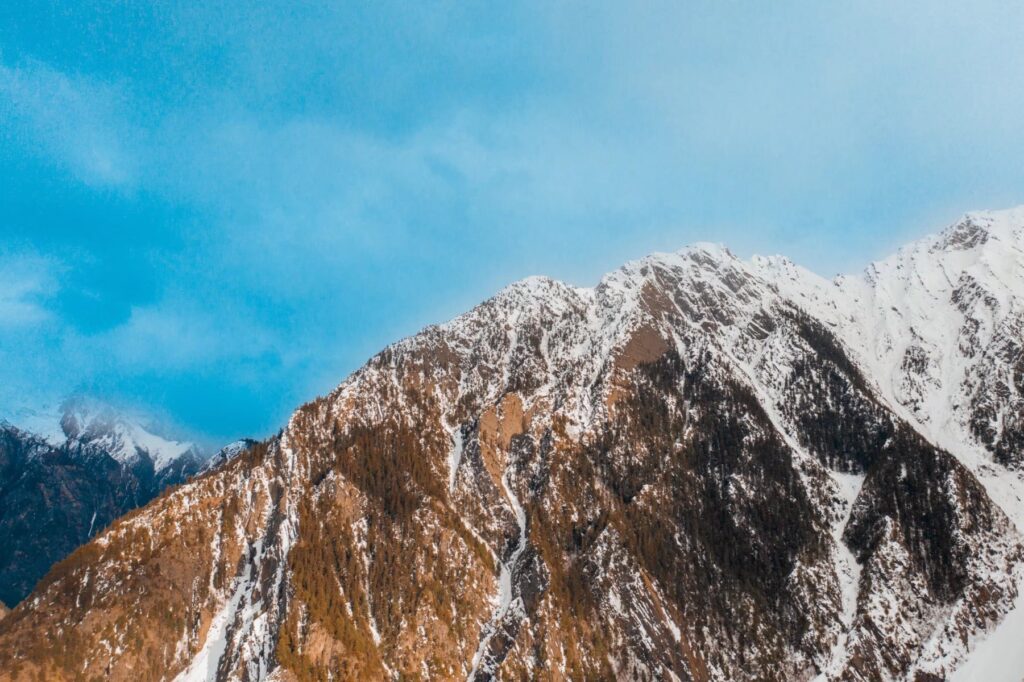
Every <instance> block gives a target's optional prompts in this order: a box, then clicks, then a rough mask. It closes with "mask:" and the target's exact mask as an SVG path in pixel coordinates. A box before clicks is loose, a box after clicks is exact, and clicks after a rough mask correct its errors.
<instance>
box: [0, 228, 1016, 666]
mask: <svg viewBox="0 0 1024 682" xmlns="http://www.w3.org/2000/svg"><path fill="white" fill-rule="evenodd" d="M1022 231H1024V215H1022V214H1021V213H1019V212H1016V213H1015V212H1010V213H1003V214H986V215H979V216H972V217H968V218H965V220H964V221H962V222H961V223H959V224H958V225H956V226H954V227H952V228H950V229H949V230H947V231H946V232H944V233H943V234H942V235H939V236H937V237H934V238H929V239H926V240H924V241H923V242H920V243H918V244H915V245H911V246H910V247H907V248H906V249H904V250H902V251H901V252H900V253H899V254H897V255H896V256H895V257H894V258H892V259H889V260H887V261H884V262H882V263H879V264H876V265H874V266H872V267H871V268H869V269H868V271H867V273H866V274H865V275H864V276H862V277H853V278H840V279H838V280H836V281H834V282H826V281H824V280H821V279H819V278H817V277H814V276H813V275H811V274H810V273H807V272H806V271H804V270H801V269H799V268H798V267H797V266H794V265H792V264H791V263H788V262H787V261H784V260H782V259H778V258H773V259H755V260H754V261H752V262H744V261H741V260H739V259H737V258H735V257H734V256H733V255H732V254H730V253H729V252H728V251H727V250H725V249H723V248H721V247H717V246H710V245H698V246H695V247H691V248H689V249H687V250H684V251H681V252H678V253H673V254H657V255H653V256H650V257H648V258H646V259H643V260H641V261H638V262H634V263H630V264H627V265H626V266H624V267H623V268H621V269H620V270H618V271H616V272H613V273H611V274H609V275H607V276H606V277H605V278H603V279H602V281H601V282H600V283H599V284H598V285H597V286H596V287H594V288H592V289H581V288H574V287H570V286H567V285H565V284H561V283H559V282H555V281H552V280H547V279H542V278H532V279H529V280H525V281H522V282H519V283H516V284H514V285H512V286H510V287H508V288H507V289H505V290H503V291H502V292H500V293H499V294H498V295H497V296H495V297H494V298H493V299H491V300H489V301H487V302H485V303H483V304H481V305H480V306H478V307H477V308H475V309H474V310H472V311H470V312H469V313H467V314H465V315H463V316H461V317H459V318H457V319H455V320H453V321H451V322H449V323H447V324H444V325H441V326H438V327H431V328H428V329H426V330H424V331H423V332H422V333H420V334H418V335H417V336H415V337H412V338H410V339H406V340H404V341H401V342H399V343H397V344H395V345H393V346H391V347H389V348H387V349H385V350H384V351H383V352H382V353H380V354H379V355H377V356H376V357H374V358H373V359H372V360H370V362H369V363H367V365H366V366H365V367H363V368H362V369H361V370H359V371H357V372H356V373H355V374H353V375H352V376H351V377H349V378H348V379H347V380H346V381H345V382H344V383H343V384H341V386H339V387H338V388H337V389H336V390H335V391H334V392H333V393H331V394H330V395H328V396H326V397H324V398H321V399H318V400H316V401H314V402H312V403H310V404H308V405H305V406H303V407H302V408H300V409H299V410H298V411H297V412H296V413H295V414H294V416H293V417H292V418H291V420H290V421H289V423H288V425H287V427H286V428H285V429H284V430H283V431H282V433H281V434H280V435H279V436H278V437H275V438H273V439H271V440H269V441H268V442H265V443H261V444H257V445H255V446H253V447H252V448H250V449H248V450H246V451H245V452H242V453H240V454H239V455H237V456H235V457H234V458H232V459H230V461H228V462H226V463H225V464H223V465H222V466H220V467H219V468H217V469H216V470H214V471H211V472H209V473H206V474H204V475H202V476H200V477H198V478H197V479H195V480H194V481H193V482H191V483H190V484H188V485H186V486H183V487H180V488H177V489H175V490H174V491H172V492H170V493H168V494H164V495H161V496H160V497H159V498H157V499H156V500H154V501H153V502H152V503H150V504H149V505H148V506H146V507H145V508H143V509H141V510H139V511H137V512H134V513H131V514H129V515H128V516H127V517H125V518H123V519H121V520H119V521H117V522H116V523H114V524H113V525H112V526H111V527H110V528H109V529H108V530H106V531H105V532H104V533H103V534H101V535H100V536H99V537H97V538H96V539H95V540H93V541H92V542H91V543H89V544H88V545H86V546H85V547H83V548H81V549H79V550H78V551H76V552H75V553H74V554H72V555H71V556H70V557H69V558H68V559H66V560H65V561H63V562H62V563H61V564H59V565H58V566H57V567H55V569H54V570H52V571H51V572H50V573H49V574H48V575H47V576H46V578H45V579H44V580H43V581H42V582H41V583H40V585H39V586H38V588H37V589H36V591H35V592H34V593H33V594H32V595H31V596H30V597H29V598H28V599H27V600H25V601H24V602H23V603H22V604H21V605H20V606H19V607H18V608H17V609H15V610H14V611H13V612H12V614H11V615H10V616H8V617H7V618H5V619H4V620H3V621H0V670H3V671H4V672H3V673H2V675H0V676H2V677H4V678H5V679H36V678H37V677H39V676H42V677H50V678H58V679H115V680H120V679H129V678H130V679H133V680H158V679H178V680H206V679H241V680H263V679H275V680H327V679H388V678H390V679H399V678H410V679H411V678H421V679H473V680H482V679H491V678H499V679H552V680H558V679H609V678H619V679H678V680H712V679H713V680H742V679H749V680H764V679H778V680H808V679H813V678H821V679H830V680H875V679H915V680H932V679H943V678H944V677H947V676H949V675H951V674H954V673H955V671H956V670H957V668H958V667H960V666H961V665H962V664H964V662H965V661H967V662H968V663H970V662H971V655H972V652H973V651H974V650H976V649H980V647H978V646H977V643H978V641H979V638H980V637H983V636H984V635H985V634H986V633H988V632H991V631H993V630H995V631H996V632H997V634H998V632H999V630H998V627H999V624H1000V623H1004V622H1011V619H1007V618H1006V614H1007V613H1011V615H1013V614H1015V613H1016V610H1015V607H1016V603H1017V599H1018V593H1019V591H1020V576H1021V573H1022V559H1024V548H1022V544H1021V538H1020V535H1019V532H1018V530H1017V525H1019V524H1020V523H1021V521H1022V518H1021V514H1020V504H1019V497H1020V491H1021V487H1022V486H1021V484H1020V478H1019V477H1018V475H1017V467H1018V465H1019V463H1020V450H1019V447H1018V445H1017V444H1018V443H1019V440H1018V439H1019V438H1020V424H1021V421H1020V416H1021V413H1020V403H1019V395H1020V392H1021V384H1020V382H1021V380H1022V379H1021V372H1022V368H1021V364H1020V347H1019V342H1020V335H1019V334H1017V335H1015V334H1014V331H1013V330H1014V329H1015V327H1014V325H1015V324H1019V322H1020V317H1019V316H1020V313H1019V310H1020V306H1021V305H1024V298H1022V293H1024V269H1022V268H1021V267H1019V266H1020V261H1019V259H1020V246H1021V235H1022ZM994 244H998V247H994V246H993V245H994ZM936 273H938V274H936ZM935 327H941V328H940V329H936V328H935Z"/></svg>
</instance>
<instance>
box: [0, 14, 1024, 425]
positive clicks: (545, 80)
mask: <svg viewBox="0 0 1024 682" xmlns="http://www.w3.org/2000/svg"><path fill="white" fill-rule="evenodd" d="M215 4H220V5H223V6H222V7H212V6H211V5H215ZM299 5H301V7H300V6H299ZM769 5H770V6H769ZM1022 26H1024V5H1022V4H1021V3H1017V2H1013V3H1011V2H1003V3H998V2H976V3H956V4H954V3H943V2H927V3H926V2H904V3H888V2H873V1H867V2H858V3H842V4H840V3H819V2H805V3H799V2H781V3H770V4H769V3H746V2H683V3H622V4H608V3H592V2H587V3H537V4H530V3H526V4H522V3H479V4H477V3H455V2H451V3H436V4H434V3H392V2H372V3H355V2H353V3H337V2H330V3H322V4H319V3H313V2H307V3H293V2H261V3H248V2H241V1H240V2H232V3H206V2H201V3H193V2H163V1H161V2H150V3H121V2H118V3H111V2H78V3H71V2H45V1H41V2H33V3H6V4H4V5H3V7H2V8H0V237H2V239H0V363H2V367H3V369H2V375H0V377H2V382H0V414H2V413H3V411H4V410H7V411H10V410H11V409H12V406H16V405H24V404H37V403H38V404H43V403H47V402H52V401H54V400H57V399H59V398H60V396H62V395H66V394H68V393H71V392H85V393H90V394H93V395H96V396H99V397H102V398H105V399H107V400H110V401H113V402H115V403H120V404H125V405H131V406H132V407H134V408H136V409H144V410H149V411H152V412H153V413H155V414H159V415H160V416H161V417H162V418H163V419H166V420H167V421H169V422H172V423H173V424H175V425H177V427H178V428H181V429H183V430H185V431H188V432H189V433H191V434H192V435H194V436H197V437H200V438H203V439H205V440H207V441H208V442H216V441H218V440H225V439H227V438H231V437H235V436H240V435H265V434H267V433H269V432H271V431H273V430H275V429H276V428H277V427H279V426H280V425H282V424H283V422H284V421H285V419H286V418H287V415H288V414H289V413H290V411H291V410H292V409H293V408H294V407H295V406H297V405H298V404H300V403H302V402H304V401H305V400H308V399H310V398H312V397H314V396H315V395H317V394H321V393H323V392H326V391H328V390H329V389H330V388H332V387H333V386H334V385H336V384H337V383H338V382H340V380H341V379H343V378H344V376H345V375H346V374H348V373H349V372H350V371H352V370H353V369H355V368H356V367H358V366H359V365H360V364H362V362H364V361H365V359H366V358H367V357H369V356H370V355H372V354H373V353H374V352H375V351H376V350H378V349H379V348H381V347H382V346H383V345H385V344H386V343H388V342H390V341H393V340H395V339H397V338H400V337H402V336H405V335H408V334H410V333H413V332H415V331H417V330H418V329H419V328H421V327H422V326H424V325H426V324H429V323H432V322H438V321H442V320H444V319H447V318H449V317H451V316H453V315H455V314H457V313H458V312H460V311H462V310H464V309H466V308H468V307H471V306H472V305H473V304H475V303H476V302H478V301H479V300H481V299H483V298H485V297H486V296H488V295H489V294H491V293H493V292H494V291H495V290H497V289H499V288H500V287H501V286H502V285H504V284H506V283H507V282H509V281H512V280H514V279H518V278H521V277H524V276H527V275H531V274H547V275H551V276H554V277H558V278H562V279H565V280H568V281H571V282H574V283H577V284H592V283H593V282H595V281H596V280H597V278H598V277H599V276H600V274H601V273H603V272H605V271H608V270H610V269H613V268H614V267H616V266H617V265H619V264H621V263H622V262H623V261H625V260H627V259H630V258H634V257H639V256H642V255H644V254H645V253H648V252H650V251H654V250H671V249H675V248H679V247H681V246H683V245H685V244H687V243H689V242H693V241H698V240H705V241H718V242H724V243H726V244H728V245H729V246H730V247H731V248H732V249H733V250H734V251H736V252H738V253H740V254H742V255H749V254H752V253H755V252H756V253H784V254H786V255H789V256H790V257H792V258H794V259H795V260H797V261H798V262H801V263H803V264H805V265H807V266H809V267H811V268H812V269H815V270H817V271H819V272H821V273H822V274H833V273H835V272H838V271H848V270H853V269H859V268H860V267H861V266H862V265H863V264H865V263H866V262H867V261H869V260H870V259H872V258H875V257H878V256H881V255H884V254H885V253H887V252H888V251H889V250H891V249H892V248H893V247H894V246H896V245H898V244H899V243H901V242H903V241H906V240H909V239H912V238H914V237H916V236H919V235H920V234H922V233H924V232H928V231H934V230H935V229H938V228H939V227H941V226H942V225H943V224H945V223H947V222H950V221H952V220H953V219H955V218H956V217H957V216H958V215H959V214H961V213H963V212H964V211H967V210H971V209H975V208H1000V207H1005V206H1010V205H1015V204H1019V203H1024V126H1022V125H1021V115H1022V112H1024V41H1021V40H1020V29H1021V27H1022Z"/></svg>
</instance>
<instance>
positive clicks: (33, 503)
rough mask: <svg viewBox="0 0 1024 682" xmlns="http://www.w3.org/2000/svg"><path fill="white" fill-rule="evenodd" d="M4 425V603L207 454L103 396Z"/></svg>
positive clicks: (0, 443)
mask: <svg viewBox="0 0 1024 682" xmlns="http://www.w3.org/2000/svg"><path fill="white" fill-rule="evenodd" d="M15 418H16V419H18V420H19V426H14V425H12V424H10V423H9V422H6V421H2V420H0V538H3V542H2V543H0V601H2V602H6V603H8V604H16V603H17V602H18V601H20V600H21V598H22V597H24V596H25V595H26V594H27V593H28V592H29V591H30V590H31V589H32V587H33V586H34V585H35V583H36V581H38V580H39V579H40V578H41V577H43V575H44V574H45V573H46V571H47V570H49V568H50V567H51V566H52V565H53V564H54V563H56V562H57V561H59V560H61V559H63V558H64V557H65V556H67V555H68V554H70V553H71V552H72V551H73V550H74V549H75V548H76V547H78V546H79V545H81V544H82V543H84V542H86V541H87V540H89V539H90V538H91V537H93V536H94V535H95V534H96V533H98V532H99V531H100V530H102V529H103V528H104V527H106V526H107V525H108V524H109V523H110V522H111V521H113V520H114V519H116V518H118V517H119V516H122V515H123V514H125V513H126V512H128V511H130V510H132V509H135V508H136V507H139V506H141V505H143V504H145V503H146V502H149V501H150V500H151V499H153V497H155V496H156V495H157V494H159V493H160V491H162V490H163V489H165V488H166V487H168V486H170V485H176V484H178V483H183V482H184V481H185V480H187V479H188V477H189V476H191V475H193V474H195V473H197V472H198V470H199V468H200V467H201V466H202V465H203V463H204V461H205V458H204V457H203V456H202V453H201V452H200V451H199V450H198V448H196V447H195V446H193V445H192V444H190V443H181V442H177V441H171V440H167V439H165V438H162V437H160V436H157V435H155V434H153V433H151V432H150V431H149V430H147V429H146V428H145V427H143V426H142V424H141V423H140V422H139V421H138V420H137V419H133V418H132V417H130V416H128V415H126V414H124V413H122V412H118V411H117V410H115V409H113V408H112V407H110V406H109V405H104V404H102V403H100V402H98V401H95V400H87V399H84V398H75V399H73V400H69V401H67V402H66V403H65V404H64V405H63V406H62V409H61V410H59V411H49V410H37V411H31V412H26V411H19V412H18V413H17V414H16V415H15Z"/></svg>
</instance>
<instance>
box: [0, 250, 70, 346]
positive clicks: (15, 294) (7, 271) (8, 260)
mask: <svg viewBox="0 0 1024 682" xmlns="http://www.w3.org/2000/svg"><path fill="white" fill-rule="evenodd" d="M57 289H58V282H57V277H56V272H55V267H54V264H53V262H52V261H49V260H47V259H44V258H40V257H37V256H26V255H20V256H4V255H0V328H12V327H28V326H34V325H37V324H40V323H42V322H44V321H46V320H48V319H50V317H51V313H50V312H49V310H48V309H47V308H46V303H47V301H48V300H49V299H50V298H52V297H53V296H54V295H55V294H56V293H57Z"/></svg>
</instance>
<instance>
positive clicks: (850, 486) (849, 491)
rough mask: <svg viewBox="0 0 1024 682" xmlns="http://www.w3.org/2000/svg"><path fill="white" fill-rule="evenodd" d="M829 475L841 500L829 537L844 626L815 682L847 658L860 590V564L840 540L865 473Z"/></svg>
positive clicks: (836, 670) (836, 669)
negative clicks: (848, 642) (837, 580)
mask: <svg viewBox="0 0 1024 682" xmlns="http://www.w3.org/2000/svg"><path fill="white" fill-rule="evenodd" d="M829 475H830V476H831V477H832V480H833V481H834V482H835V484H836V487H837V489H838V492H839V495H840V498H841V499H842V503H843V512H842V514H841V515H840V516H839V518H838V521H837V522H836V523H835V524H833V526H832V541H833V542H834V543H835V545H834V547H835V552H836V577H838V578H839V595H840V603H841V606H842V615H841V616H840V620H841V622H842V625H843V629H842V630H841V631H840V632H839V638H838V639H837V640H836V643H835V645H834V646H833V647H832V651H831V652H830V653H829V660H828V663H827V664H826V665H825V669H824V670H823V671H822V673H821V674H820V675H819V676H818V677H816V678H815V682H825V680H828V679H829V678H830V677H831V676H833V675H838V674H839V673H840V672H841V671H842V669H843V666H844V664H845V663H846V659H847V640H848V637H849V632H850V629H851V628H852V626H853V620H854V617H855V616H856V613H857V596H858V594H859V592H860V572H861V567H860V564H859V563H857V559H856V558H855V557H854V556H853V553H852V552H851V551H850V548H849V547H847V546H846V543H845V542H843V531H845V530H846V524H847V523H849V521H850V514H851V512H852V511H853V504H854V502H855V501H856V499H857V495H859V494H860V489H861V486H863V485H864V476H863V475H858V474H844V473H841V472H838V471H830V472H829Z"/></svg>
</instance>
